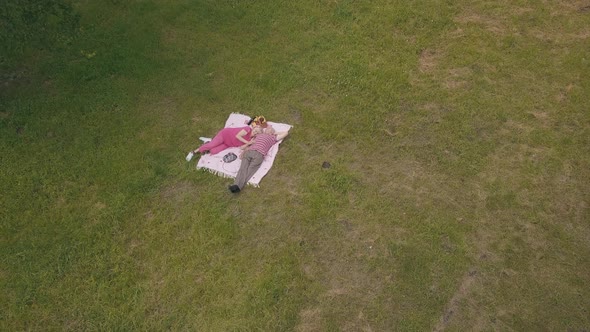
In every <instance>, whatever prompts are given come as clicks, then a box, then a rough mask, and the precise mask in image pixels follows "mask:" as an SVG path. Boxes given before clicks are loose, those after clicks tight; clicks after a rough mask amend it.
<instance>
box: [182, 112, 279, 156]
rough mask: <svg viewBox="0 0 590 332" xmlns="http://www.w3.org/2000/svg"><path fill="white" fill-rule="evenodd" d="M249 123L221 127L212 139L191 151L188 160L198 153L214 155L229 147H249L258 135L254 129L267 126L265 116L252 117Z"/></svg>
mask: <svg viewBox="0 0 590 332" xmlns="http://www.w3.org/2000/svg"><path fill="white" fill-rule="evenodd" d="M247 124H248V125H247V126H244V127H237V128H223V129H221V130H220V131H219V132H218V133H217V135H215V137H213V139H212V140H211V141H209V142H207V143H205V144H203V145H201V146H200V147H199V148H198V149H196V150H193V151H191V152H189V154H188V156H187V161H190V159H192V157H193V155H194V154H196V153H201V154H204V153H211V154H212V155H213V154H217V153H219V152H221V151H223V150H225V149H227V148H232V147H236V148H237V147H239V148H242V149H245V148H247V147H248V146H250V144H252V143H253V141H252V138H253V137H254V136H255V135H256V131H253V129H254V128H257V127H266V125H267V123H266V119H265V118H264V117H263V116H257V117H255V118H252V119H250V121H248V123H247Z"/></svg>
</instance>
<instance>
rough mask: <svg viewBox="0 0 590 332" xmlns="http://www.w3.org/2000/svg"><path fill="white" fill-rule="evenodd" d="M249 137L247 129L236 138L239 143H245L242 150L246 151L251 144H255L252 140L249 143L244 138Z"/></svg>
mask: <svg viewBox="0 0 590 332" xmlns="http://www.w3.org/2000/svg"><path fill="white" fill-rule="evenodd" d="M246 135H248V132H247V131H246V130H245V129H242V130H240V131H239V132H238V133H237V135H236V138H237V139H238V141H240V142H242V143H244V145H242V146H240V149H245V148H247V147H248V146H249V145H250V144H252V143H253V141H252V140H250V141H247V140H246V139H245V138H244V136H246Z"/></svg>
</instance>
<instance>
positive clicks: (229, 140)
mask: <svg viewBox="0 0 590 332" xmlns="http://www.w3.org/2000/svg"><path fill="white" fill-rule="evenodd" d="M242 130H245V131H246V135H244V137H243V138H244V139H245V140H246V141H249V140H250V137H251V135H252V127H250V126H246V127H238V128H223V129H222V135H223V142H224V143H225V145H227V146H235V147H238V146H242V145H243V144H244V142H242V141H240V140H239V139H238V138H237V137H236V136H237V135H238V133H239V132H240V131H242Z"/></svg>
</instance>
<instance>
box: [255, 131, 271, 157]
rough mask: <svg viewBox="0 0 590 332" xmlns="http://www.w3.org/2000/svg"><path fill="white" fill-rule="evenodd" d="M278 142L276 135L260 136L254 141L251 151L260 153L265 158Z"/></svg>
mask: <svg viewBox="0 0 590 332" xmlns="http://www.w3.org/2000/svg"><path fill="white" fill-rule="evenodd" d="M276 142H277V136H276V135H270V134H258V135H256V139H255V140H254V144H252V145H251V146H250V150H253V151H256V152H260V154H262V155H263V156H266V154H267V153H268V151H269V150H270V148H272V146H273V145H275V143H276Z"/></svg>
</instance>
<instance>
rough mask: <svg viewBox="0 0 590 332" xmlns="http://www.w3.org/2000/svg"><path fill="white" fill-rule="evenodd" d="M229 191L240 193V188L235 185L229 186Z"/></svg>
mask: <svg viewBox="0 0 590 332" xmlns="http://www.w3.org/2000/svg"><path fill="white" fill-rule="evenodd" d="M229 191H231V192H232V193H239V192H240V187H238V186H237V185H235V184H232V185H231V186H229Z"/></svg>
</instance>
